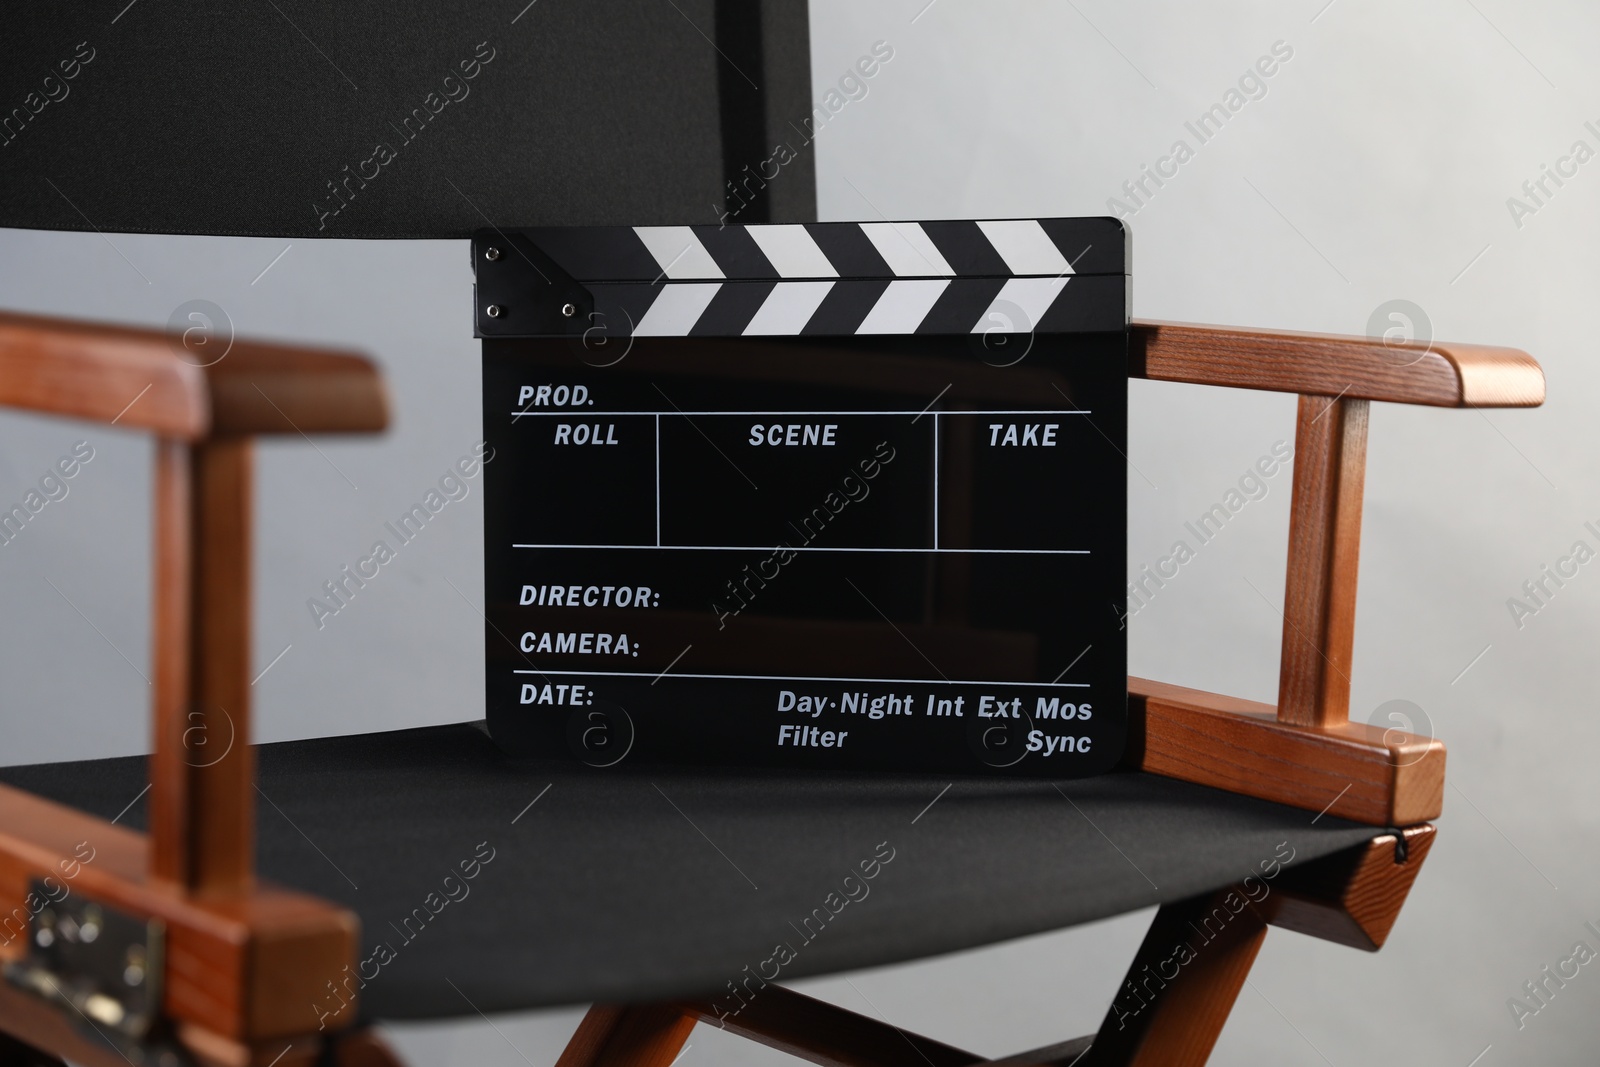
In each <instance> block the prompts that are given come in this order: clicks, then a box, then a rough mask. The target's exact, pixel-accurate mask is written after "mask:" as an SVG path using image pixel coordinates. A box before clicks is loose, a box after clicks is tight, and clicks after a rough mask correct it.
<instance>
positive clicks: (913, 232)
mask: <svg viewBox="0 0 1600 1067" xmlns="http://www.w3.org/2000/svg"><path fill="white" fill-rule="evenodd" d="M860 226H861V232H862V233H864V234H866V235H867V240H869V241H871V242H872V247H874V248H876V249H877V250H878V255H880V256H882V257H883V261H884V262H885V263H887V264H889V269H890V270H892V271H894V272H895V274H897V275H899V276H900V277H902V278H927V277H949V276H950V275H952V274H954V273H955V271H953V270H951V269H950V264H948V263H946V262H945V259H944V256H942V255H940V254H939V250H938V249H937V248H936V247H934V244H933V240H932V239H931V238H929V237H928V235H927V233H925V232H924V231H923V229H922V227H921V226H918V225H917V224H916V223H914V222H863V223H860Z"/></svg>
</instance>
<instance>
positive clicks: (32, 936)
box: [5, 881, 188, 1067]
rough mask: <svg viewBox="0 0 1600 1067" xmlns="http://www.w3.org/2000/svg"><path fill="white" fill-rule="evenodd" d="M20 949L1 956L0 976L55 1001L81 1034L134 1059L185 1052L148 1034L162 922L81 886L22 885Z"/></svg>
mask: <svg viewBox="0 0 1600 1067" xmlns="http://www.w3.org/2000/svg"><path fill="white" fill-rule="evenodd" d="M29 888H30V890H31V892H30V893H29V896H28V909H29V911H30V912H32V923H31V924H30V929H29V938H28V955H27V956H26V957H25V958H24V959H21V960H15V961H11V962H8V963H6V965H5V978H6V981H7V982H9V983H10V984H11V985H13V986H16V987H17V988H19V989H24V990H26V991H28V992H29V993H32V994H34V995H35V996H38V997H40V998H42V999H44V1000H45V1001H47V1002H49V1003H50V1004H52V1005H54V1006H56V1007H57V1008H58V1009H59V1010H60V1011H61V1014H62V1015H63V1016H64V1017H65V1018H66V1019H68V1021H70V1022H71V1023H73V1025H74V1026H76V1027H77V1028H78V1029H79V1030H80V1031H83V1032H84V1033H85V1035H86V1036H89V1037H91V1038H92V1037H93V1036H94V1035H98V1036H99V1037H100V1038H102V1039H104V1040H106V1041H108V1042H110V1043H111V1044H112V1045H113V1046H115V1047H116V1048H117V1050H118V1051H120V1052H121V1053H122V1054H123V1055H124V1056H126V1057H127V1058H128V1060H129V1061H130V1062H131V1063H133V1064H134V1065H135V1067H147V1065H148V1067H177V1065H179V1064H183V1063H186V1062H188V1058H187V1057H186V1056H184V1055H183V1053H182V1052H181V1051H180V1050H178V1049H177V1047H176V1046H174V1045H172V1044H171V1043H169V1042H167V1041H162V1040H154V1039H153V1030H154V1027H155V1024H156V1022H157V1020H158V1017H159V1015H160V1012H161V974H162V964H163V954H164V946H165V939H166V929H165V927H164V926H163V925H162V923H161V922H160V920H158V919H136V918H134V917H133V916H131V915H127V914H125V913H123V912H120V911H118V910H116V909H115V908H112V907H109V906H107V905H105V904H100V903H97V902H96V901H93V900H89V899H87V898H85V897H84V896H83V895H82V894H81V893H71V892H65V893H64V892H63V891H64V889H65V887H63V886H61V885H56V886H55V888H54V890H52V889H51V887H50V885H49V884H48V883H46V882H42V881H35V882H33V883H32V884H31V885H30V887H29Z"/></svg>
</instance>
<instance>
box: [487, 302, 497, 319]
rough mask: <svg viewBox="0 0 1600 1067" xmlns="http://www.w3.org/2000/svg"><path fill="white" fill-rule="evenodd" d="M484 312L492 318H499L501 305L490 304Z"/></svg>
mask: <svg viewBox="0 0 1600 1067" xmlns="http://www.w3.org/2000/svg"><path fill="white" fill-rule="evenodd" d="M483 313H484V314H485V315H487V316H489V317H490V318H491V319H498V318H499V317H500V305H499V304H490V305H489V306H488V307H486V308H484V309H483Z"/></svg>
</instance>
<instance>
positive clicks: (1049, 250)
mask: <svg viewBox="0 0 1600 1067" xmlns="http://www.w3.org/2000/svg"><path fill="white" fill-rule="evenodd" d="M978 229H980V230H982V231H983V235H984V236H985V237H987V238H988V239H989V243H990V244H992V245H994V250H995V251H996V252H999V253H1000V258H1001V259H1003V260H1005V261H1006V266H1008V267H1010V268H1011V273H1012V274H1071V273H1072V264H1071V263H1068V262H1067V257H1066V256H1064V255H1062V254H1061V249H1059V248H1057V247H1056V243H1055V242H1054V241H1052V240H1050V235H1049V234H1047V233H1045V232H1044V227H1043V226H1040V225H1039V223H1038V222H1037V221H1036V220H1034V219H996V220H993V221H990V222H980V223H978Z"/></svg>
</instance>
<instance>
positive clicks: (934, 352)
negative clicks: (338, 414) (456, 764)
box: [472, 218, 1128, 777]
mask: <svg viewBox="0 0 1600 1067" xmlns="http://www.w3.org/2000/svg"><path fill="white" fill-rule="evenodd" d="M1127 248H1128V241H1127V234H1126V231H1125V230H1124V229H1123V227H1122V226H1121V224H1120V223H1119V222H1117V221H1116V220H1114V219H1100V218H1096V219H1001V220H992V221H940V222H921V223H911V222H876V223H873V222H865V223H820V224H806V225H773V226H720V227H719V226H640V227H631V228H630V227H591V228H570V229H553V228H552V229H521V230H503V229H492V230H483V231H480V232H479V233H478V234H477V235H476V236H475V238H474V240H473V243H472V262H473V268H474V272H475V275H476V286H475V290H474V301H475V304H476V324H477V334H478V336H479V337H481V338H482V339H483V343H484V345H483V351H484V370H483V396H484V416H483V418H484V436H485V440H486V443H487V446H488V447H487V448H486V450H485V452H486V455H487V456H488V457H489V462H488V463H487V465H486V466H485V468H484V480H485V487H484V488H485V503H484V519H485V524H484V538H485V545H484V565H485V590H486V597H485V599H486V602H487V609H486V623H487V625H486V626H485V637H486V641H487V718H488V727H489V731H490V734H491V735H492V736H493V737H494V738H495V740H496V741H497V742H498V743H499V744H500V745H501V746H503V747H504V748H506V749H507V750H508V751H510V752H512V753H514V754H517V755H527V756H541V757H557V758H568V759H576V760H581V761H583V762H585V763H588V764H590V765H592V766H596V767H610V766H616V765H618V764H620V763H623V762H624V761H627V762H628V764H629V765H650V764H660V763H673V762H693V763H702V764H706V763H710V764H722V765H729V766H776V767H795V768H819V769H853V770H875V769H885V770H888V769H893V770H934V769H938V770H948V771H958V772H959V771H967V772H973V773H987V774H1012V775H1018V774H1021V775H1040V776H1053V777H1079V776H1084V775H1090V774H1096V773H1100V772H1103V771H1105V770H1108V769H1110V768H1111V767H1113V766H1114V765H1115V764H1116V763H1117V761H1118V759H1119V758H1120V756H1121V754H1122V750H1123V746H1124V741H1125V734H1126V643H1125V634H1124V625H1123V623H1124V618H1123V602H1124V599H1125V591H1124V589H1123V577H1122V576H1123V574H1124V572H1125V569H1126V549H1125V540H1126V481H1125V461H1124V459H1123V453H1124V452H1125V450H1126V440H1125V439H1126V426H1127V337H1128V335H1127V326H1128V277H1127V276H1128V252H1127Z"/></svg>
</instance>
